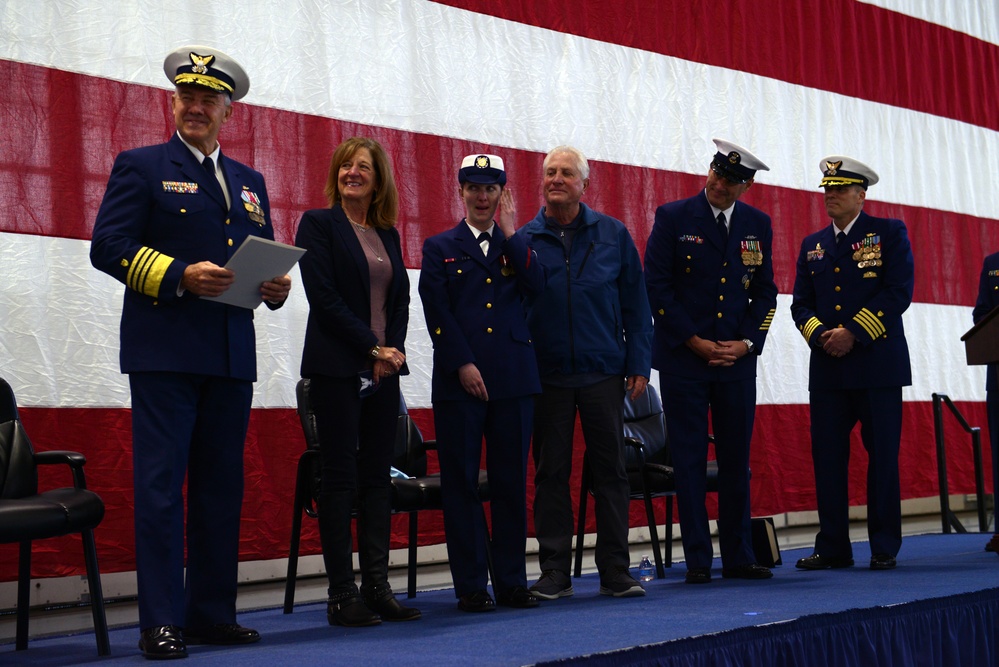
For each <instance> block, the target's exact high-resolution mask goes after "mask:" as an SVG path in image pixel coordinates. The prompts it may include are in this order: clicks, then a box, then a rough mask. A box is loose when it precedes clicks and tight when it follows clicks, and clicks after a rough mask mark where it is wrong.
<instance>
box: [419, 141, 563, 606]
mask: <svg viewBox="0 0 999 667" xmlns="http://www.w3.org/2000/svg"><path fill="white" fill-rule="evenodd" d="M458 183H459V193H460V194H461V197H462V200H463V202H464V204H465V211H466V215H465V219H464V220H462V221H461V222H459V223H458V225H457V226H456V227H455V228H453V229H451V230H449V231H446V232H444V233H443V234H438V235H437V236H432V237H430V238H428V239H427V240H426V241H425V242H424V244H423V267H422V269H421V271H420V298H421V299H422V301H423V311H424V313H425V314H426V318H427V329H428V330H429V331H430V338H431V340H432V341H433V344H434V372H433V394H432V399H433V404H434V425H435V427H436V432H437V450H438V454H439V460H440V468H441V492H442V494H443V496H444V530H445V535H446V538H447V552H448V563H449V564H450V567H451V577H452V579H453V580H454V592H455V596H457V598H458V608H459V609H461V610H463V611H469V612H480V611H491V610H492V609H495V603H499V604H501V605H505V606H508V607H518V608H529V607H537V606H538V600H537V598H536V597H534V596H533V595H532V594H531V593H530V592H529V591H528V590H527V566H526V563H525V552H526V544H527V504H526V503H527V455H528V452H529V451H530V446H531V428H532V426H533V423H534V420H533V407H534V401H533V396H534V394H537V393H539V392H540V391H541V384H540V382H539V380H538V365H537V361H536V360H535V355H534V346H533V345H532V343H531V334H530V332H529V331H528V328H527V320H526V319H525V317H524V304H523V300H524V297H525V296H526V295H528V294H536V293H538V292H540V291H541V290H542V289H544V286H545V271H544V268H543V267H542V266H541V264H539V263H538V261H537V257H536V256H535V255H534V253H532V252H531V250H530V249H529V248H528V247H527V243H525V242H524V239H523V237H521V236H518V235H516V234H515V231H516V229H515V224H516V217H517V211H516V208H514V202H513V196H512V195H511V194H510V191H509V190H507V189H505V187H504V186H505V184H506V171H505V170H504V168H503V160H502V159H501V158H500V157H498V156H496V155H469V156H467V157H465V159H464V160H462V162H461V168H460V169H459V170H458ZM497 206H500V207H502V208H501V210H500V215H499V217H498V222H494V220H493V216H494V214H495V213H496V209H497ZM483 436H484V437H485V440H486V470H487V472H488V475H489V489H490V511H491V513H492V556H493V569H494V574H495V580H494V581H493V589H494V592H495V593H496V600H495V603H494V601H493V600H492V598H491V597H490V595H489V593H488V592H487V591H486V579H487V576H488V569H487V562H486V558H487V553H486V541H487V539H488V535H487V531H486V525H485V522H484V520H483V516H482V509H481V502H480V499H479V484H478V480H479V462H480V461H481V459H482V438H483Z"/></svg>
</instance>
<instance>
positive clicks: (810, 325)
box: [801, 317, 822, 343]
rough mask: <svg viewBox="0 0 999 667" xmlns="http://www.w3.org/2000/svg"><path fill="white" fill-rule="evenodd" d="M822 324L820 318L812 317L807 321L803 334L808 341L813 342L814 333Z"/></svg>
mask: <svg viewBox="0 0 999 667" xmlns="http://www.w3.org/2000/svg"><path fill="white" fill-rule="evenodd" d="M820 326H822V322H819V318H817V317H812V318H810V319H809V320H808V321H807V322H805V326H804V327H803V328H802V330H801V335H802V336H804V337H805V340H806V341H808V342H809V343H811V342H812V334H813V333H815V330H816V329H818V328H819V327H820Z"/></svg>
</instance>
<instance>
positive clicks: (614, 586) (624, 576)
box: [600, 565, 645, 598]
mask: <svg viewBox="0 0 999 667" xmlns="http://www.w3.org/2000/svg"><path fill="white" fill-rule="evenodd" d="M600 594H601V595H613V596H614V597H616V598H634V597H639V596H641V595H645V589H644V588H642V585H641V584H640V583H638V582H637V581H636V580H635V578H634V577H632V576H631V573H630V572H628V568H626V567H622V566H620V565H618V566H616V567H613V568H611V569H610V571H609V572H607V573H606V574H602V575H600Z"/></svg>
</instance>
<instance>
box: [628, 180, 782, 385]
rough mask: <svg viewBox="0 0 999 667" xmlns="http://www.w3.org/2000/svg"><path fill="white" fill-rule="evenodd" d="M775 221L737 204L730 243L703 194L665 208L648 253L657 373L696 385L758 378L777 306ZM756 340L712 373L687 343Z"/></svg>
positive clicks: (659, 212)
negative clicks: (696, 339) (758, 364)
mask: <svg viewBox="0 0 999 667" xmlns="http://www.w3.org/2000/svg"><path fill="white" fill-rule="evenodd" d="M772 246H773V229H772V227H771V222H770V216H768V215H767V214H766V213H764V212H763V211H760V210H759V209H756V208H753V207H752V206H749V205H748V204H744V203H743V202H740V201H737V202H736V203H735V208H734V209H733V211H732V219H731V221H730V226H729V235H728V242H727V243H726V244H723V243H722V237H721V232H720V230H719V229H718V225H717V223H716V222H715V219H714V215H713V214H712V212H711V205H710V204H708V199H707V197H706V196H705V194H704V192H700V193H698V194H697V195H695V196H693V197H690V198H689V199H682V200H680V201H675V202H670V203H667V204H663V205H662V206H660V207H659V208H658V209H656V221H655V224H654V225H653V227H652V233H651V235H650V236H649V242H648V245H647V246H646V249H645V284H646V288H647V290H648V294H649V305H650V306H651V308H652V317H653V319H654V321H655V334H654V338H653V344H652V367H653V368H656V369H659V371H660V373H664V374H667V375H675V376H679V377H685V378H690V379H694V380H711V381H726V380H742V379H746V378H752V377H756V358H757V356H758V355H759V354H760V352H761V351H762V350H763V345H764V342H765V341H766V336H767V332H768V331H769V330H770V323H771V321H772V320H773V316H774V311H775V310H776V307H777V285H776V284H774V270H773V257H772V253H771V250H772ZM694 335H697V336H700V337H701V338H705V339H707V340H712V341H718V340H742V339H744V338H748V339H749V340H751V341H753V346H754V350H753V352H754V354H747V355H745V356H743V357H741V358H740V359H738V360H737V361H736V362H735V364H733V365H732V366H728V367H710V366H708V364H707V362H706V361H705V360H704V359H702V358H701V357H699V356H697V355H696V354H695V353H694V352H693V351H692V350H690V349H689V348H688V347H687V346H686V345H685V344H684V343H685V342H686V341H687V339H689V338H690V337H691V336H694Z"/></svg>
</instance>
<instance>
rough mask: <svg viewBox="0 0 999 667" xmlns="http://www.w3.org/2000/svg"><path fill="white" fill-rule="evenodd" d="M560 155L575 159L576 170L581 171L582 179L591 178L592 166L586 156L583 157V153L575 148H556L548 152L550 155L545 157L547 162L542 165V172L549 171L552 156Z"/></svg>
mask: <svg viewBox="0 0 999 667" xmlns="http://www.w3.org/2000/svg"><path fill="white" fill-rule="evenodd" d="M560 153H567V154H568V155H571V156H572V157H573V158H574V159H575V161H576V169H578V170H579V175H580V177H581V178H589V177H590V164H589V163H588V162H587V161H586V156H585V155H583V151H581V150H579V149H578V148H575V147H574V146H556V147H555V148H553V149H551V150H550V151H548V155H546V156H545V161H544V162H542V163H541V169H542V171H548V162H549V161H550V160H551V159H552V156H554V155H558V154H560Z"/></svg>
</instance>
